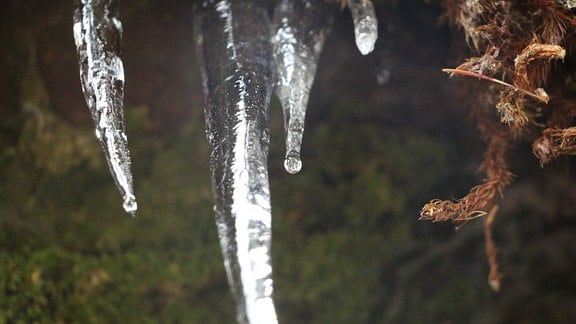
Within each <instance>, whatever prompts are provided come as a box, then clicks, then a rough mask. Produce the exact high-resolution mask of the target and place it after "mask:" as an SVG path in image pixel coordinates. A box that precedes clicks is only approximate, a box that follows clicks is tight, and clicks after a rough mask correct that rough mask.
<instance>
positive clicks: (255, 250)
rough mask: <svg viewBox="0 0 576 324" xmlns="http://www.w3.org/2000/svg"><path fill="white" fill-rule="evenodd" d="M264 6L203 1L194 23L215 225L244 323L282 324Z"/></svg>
mask: <svg viewBox="0 0 576 324" xmlns="http://www.w3.org/2000/svg"><path fill="white" fill-rule="evenodd" d="M265 3H266V0H262V1H256V0H254V1H226V0H222V1H203V2H202V3H201V5H200V7H199V8H198V10H197V17H196V21H195V31H196V33H197V42H198V46H197V48H198V52H199V57H201V62H202V64H201V65H202V70H203V71H202V75H203V85H204V93H205V101H206V105H205V117H206V131H207V137H208V141H209V146H210V159H211V161H210V164H211V170H212V187H213V192H214V197H215V200H216V206H215V211H216V223H217V226H218V235H219V238H220V246H221V248H222V253H223V256H224V265H225V267H226V273H227V276H228V281H229V283H230V286H231V288H232V294H233V297H234V300H235V302H236V306H237V320H238V322H240V323H277V317H276V311H275V308H274V303H273V302H272V292H273V282H272V265H271V257H270V244H271V235H272V228H271V225H272V224H271V223H272V222H271V221H272V218H271V208H270V189H269V183H268V167H267V163H268V146H269V130H268V109H269V105H270V97H271V95H272V87H273V85H274V79H275V70H274V63H273V59H272V46H271V44H270V36H269V34H270V31H269V28H270V21H269V17H268V12H267V9H266V5H265Z"/></svg>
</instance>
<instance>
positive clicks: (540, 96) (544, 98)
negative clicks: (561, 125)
mask: <svg viewBox="0 0 576 324" xmlns="http://www.w3.org/2000/svg"><path fill="white" fill-rule="evenodd" d="M442 72H446V73H450V74H452V75H454V74H460V75H464V76H469V77H475V78H478V79H482V80H487V81H491V82H494V83H497V84H499V85H503V86H506V87H508V88H511V89H513V90H516V91H519V92H521V93H523V94H525V95H527V96H530V97H532V98H534V99H537V100H539V101H541V102H543V103H548V101H549V100H550V98H549V97H548V96H547V95H546V92H542V91H544V90H541V91H535V92H531V91H528V90H525V89H522V88H518V87H516V86H514V85H512V84H510V83H506V82H504V81H501V80H498V79H495V78H492V77H489V76H487V75H483V74H479V73H476V72H472V71H465V70H458V69H442Z"/></svg>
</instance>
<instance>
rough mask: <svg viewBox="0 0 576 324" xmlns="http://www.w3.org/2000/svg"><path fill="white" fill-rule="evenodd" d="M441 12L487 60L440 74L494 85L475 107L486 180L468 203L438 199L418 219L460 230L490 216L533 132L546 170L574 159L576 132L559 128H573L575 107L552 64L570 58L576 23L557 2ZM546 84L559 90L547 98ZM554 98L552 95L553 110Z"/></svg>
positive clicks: (455, 6) (479, 0)
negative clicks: (520, 143) (520, 145)
mask: <svg viewBox="0 0 576 324" xmlns="http://www.w3.org/2000/svg"><path fill="white" fill-rule="evenodd" d="M443 7H444V8H445V15H444V18H445V19H446V20H448V22H449V23H451V24H453V25H455V26H457V27H459V28H461V29H462V30H463V31H464V35H465V38H466V41H467V42H468V44H469V45H470V47H472V49H474V50H476V51H478V52H480V53H483V54H482V55H481V56H476V57H470V58H468V59H466V60H465V61H464V63H462V64H461V65H460V66H458V67H457V68H455V69H444V70H443V71H445V72H448V73H450V74H451V75H452V76H457V75H460V76H468V77H475V78H479V79H482V80H487V81H490V82H491V83H492V86H491V85H490V83H486V86H485V87H483V88H481V90H479V91H477V93H476V96H477V98H478V102H473V103H471V107H470V109H471V112H472V115H473V116H474V117H475V118H476V120H477V123H478V127H479V129H480V132H481V134H482V137H483V139H484V140H485V142H486V144H487V149H486V153H485V155H484V162H483V164H482V169H483V170H484V171H485V173H486V177H485V178H484V180H483V181H482V182H481V183H480V184H478V185H476V186H474V187H473V188H472V189H471V190H470V191H469V193H468V195H466V196H465V197H463V198H461V199H459V200H457V201H449V200H447V201H444V200H438V199H434V200H432V201H430V203H428V204H426V205H425V206H424V208H423V209H422V211H421V219H426V220H432V221H446V220H452V221H457V222H460V221H467V220H470V219H473V218H476V217H478V216H483V215H485V214H486V211H485V208H486V206H490V205H491V202H492V200H493V199H494V197H495V196H496V194H499V195H501V194H502V191H503V190H504V188H505V187H506V186H507V185H509V184H510V183H511V182H512V174H511V172H510V171H509V170H508V168H507V165H506V153H507V150H508V147H509V144H510V143H511V142H512V141H514V140H516V139H517V138H518V137H520V136H523V135H524V134H526V133H527V129H528V128H530V129H536V131H537V132H540V133H541V134H542V136H541V137H540V138H538V139H537V140H536V141H535V142H534V145H533V151H534V154H535V155H536V156H537V157H538V158H539V159H540V162H541V164H545V163H547V162H548V161H550V159H552V158H554V157H556V156H558V155H561V154H576V143H575V142H574V141H575V137H574V135H575V131H573V129H572V128H566V129H561V128H558V127H570V126H572V125H570V123H571V121H572V117H574V116H576V107H575V105H574V104H573V103H571V102H573V100H569V99H568V98H563V93H564V91H563V89H562V87H563V85H564V84H565V83H566V82H564V80H563V79H562V78H565V76H564V74H562V73H550V71H551V69H552V67H553V65H552V64H553V62H557V61H558V60H563V59H564V58H565V56H566V50H565V49H564V47H563V46H564V44H570V43H572V42H574V41H575V40H576V37H575V33H574V23H573V21H575V16H574V14H573V13H572V12H571V10H570V9H569V8H567V7H565V6H563V5H562V3H561V2H559V1H554V0H528V1H519V0H507V1H490V0H475V1H469V0H468V1H465V0H444V1H443ZM551 81H553V82H551ZM546 84H552V85H554V86H555V87H554V88H552V89H550V90H545V89H544V87H545V86H546ZM494 85H495V86H494ZM498 87H500V89H499V90H495V89H497V88H498ZM495 91H497V92H495ZM549 91H550V92H551V93H554V94H555V97H554V98H552V99H553V100H552V104H550V105H548V104H549V102H550V101H551V99H550V97H549V95H548V92H549ZM490 106H493V107H494V108H496V109H495V111H496V112H498V114H499V115H500V123H498V122H496V121H494V120H493V119H491V118H490V117H489V116H490V113H489V112H487V111H486V110H487V109H490V108H489V107H490ZM543 112H545V114H543ZM542 118H545V120H544V123H542ZM539 125H546V126H548V128H547V129H545V130H543V129H542V128H540V127H541V126H539Z"/></svg>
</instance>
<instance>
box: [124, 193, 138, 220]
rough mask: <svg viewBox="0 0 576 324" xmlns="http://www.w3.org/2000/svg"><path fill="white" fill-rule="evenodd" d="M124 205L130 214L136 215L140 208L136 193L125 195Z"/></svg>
mask: <svg viewBox="0 0 576 324" xmlns="http://www.w3.org/2000/svg"><path fill="white" fill-rule="evenodd" d="M122 207H124V210H125V211H126V212H127V213H128V214H130V216H132V217H134V216H136V210H138V203H137V202H136V197H134V195H126V196H125V197H124V203H123V204H122Z"/></svg>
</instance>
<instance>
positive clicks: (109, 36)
mask: <svg viewBox="0 0 576 324" xmlns="http://www.w3.org/2000/svg"><path fill="white" fill-rule="evenodd" d="M75 2H76V8H75V12H74V40H75V44H76V49H77V52H78V58H79V66H80V79H81V84H82V90H83V92H84V96H85V99H86V103H87V105H88V108H89V109H90V113H91V115H92V119H93V120H94V124H95V128H96V137H97V138H98V140H99V141H100V143H101V145H102V148H103V150H104V153H105V156H106V161H107V162H108V166H109V168H110V171H111V173H112V176H113V178H114V181H115V182H116V185H117V187H118V189H119V190H120V193H121V194H122V196H123V199H124V209H125V210H126V211H127V212H129V213H132V214H134V212H135V211H136V209H137V205H136V199H135V196H134V190H133V186H132V174H131V171H130V165H131V162H130V155H129V150H128V144H127V138H126V134H125V131H124V114H123V100H124V71H123V64H122V60H121V59H120V56H119V55H120V41H121V35H122V24H121V23H120V20H119V16H118V4H117V2H116V1H115V0H76V1H75ZM339 3H340V1H337V0H326V1H325V0H278V1H277V2H274V3H273V2H270V1H269V0H251V1H234V0H202V1H200V2H198V3H196V7H195V19H194V30H195V37H196V43H197V50H198V57H199V58H200V62H201V64H200V65H201V72H202V81H203V87H204V94H205V102H206V104H205V118H206V135H207V138H208V143H209V147H210V165H211V173H212V190H213V196H214V199H215V207H214V210H215V213H216V225H217V229H218V236H219V239H220V245H221V249H222V254H223V257H224V265H225V269H226V274H227V277H228V282H229V284H230V287H231V290H232V295H233V297H234V301H235V304H236V311H237V320H238V322H239V323H258V324H260V323H262V324H268V323H277V322H278V319H277V315H276V310H275V307H274V302H273V300H272V292H273V281H272V262H271V255H270V247H271V237H272V228H271V225H272V222H271V220H272V218H271V207H270V189H269V181H268V166H267V163H268V147H269V144H270V143H269V142H270V135H269V129H268V110H269V106H270V97H271V96H272V93H273V92H274V91H275V92H276V94H277V96H278V97H279V98H280V101H281V103H282V108H283V113H284V127H285V133H286V155H285V161H284V167H285V169H286V170H287V171H288V172H289V173H297V172H299V171H300V169H301V168H302V161H301V159H300V149H301V146H302V135H303V132H304V121H305V115H306V106H307V104H308V98H309V94H310V89H311V87H312V83H313V81H314V75H315V73H316V65H317V62H318V58H319V56H320V52H321V50H322V46H323V44H324V41H325V39H326V36H327V34H328V32H329V30H330V27H331V25H332V22H333V20H334V18H335V17H336V15H337V14H338V11H339V8H338V7H339ZM272 5H275V8H274V17H273V21H272V22H271V21H270V17H269V9H270V12H271V11H272V10H271V9H272V8H271V6H272ZM347 5H348V8H349V9H350V11H351V13H352V16H353V20H354V26H355V27H354V29H355V36H356V44H357V46H358V49H359V50H360V52H361V53H362V54H368V53H370V52H371V51H372V50H373V49H374V44H375V42H376V38H377V36H378V34H377V32H378V31H377V21H376V16H375V13H374V8H373V6H372V3H371V2H370V0H348V1H347Z"/></svg>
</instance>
